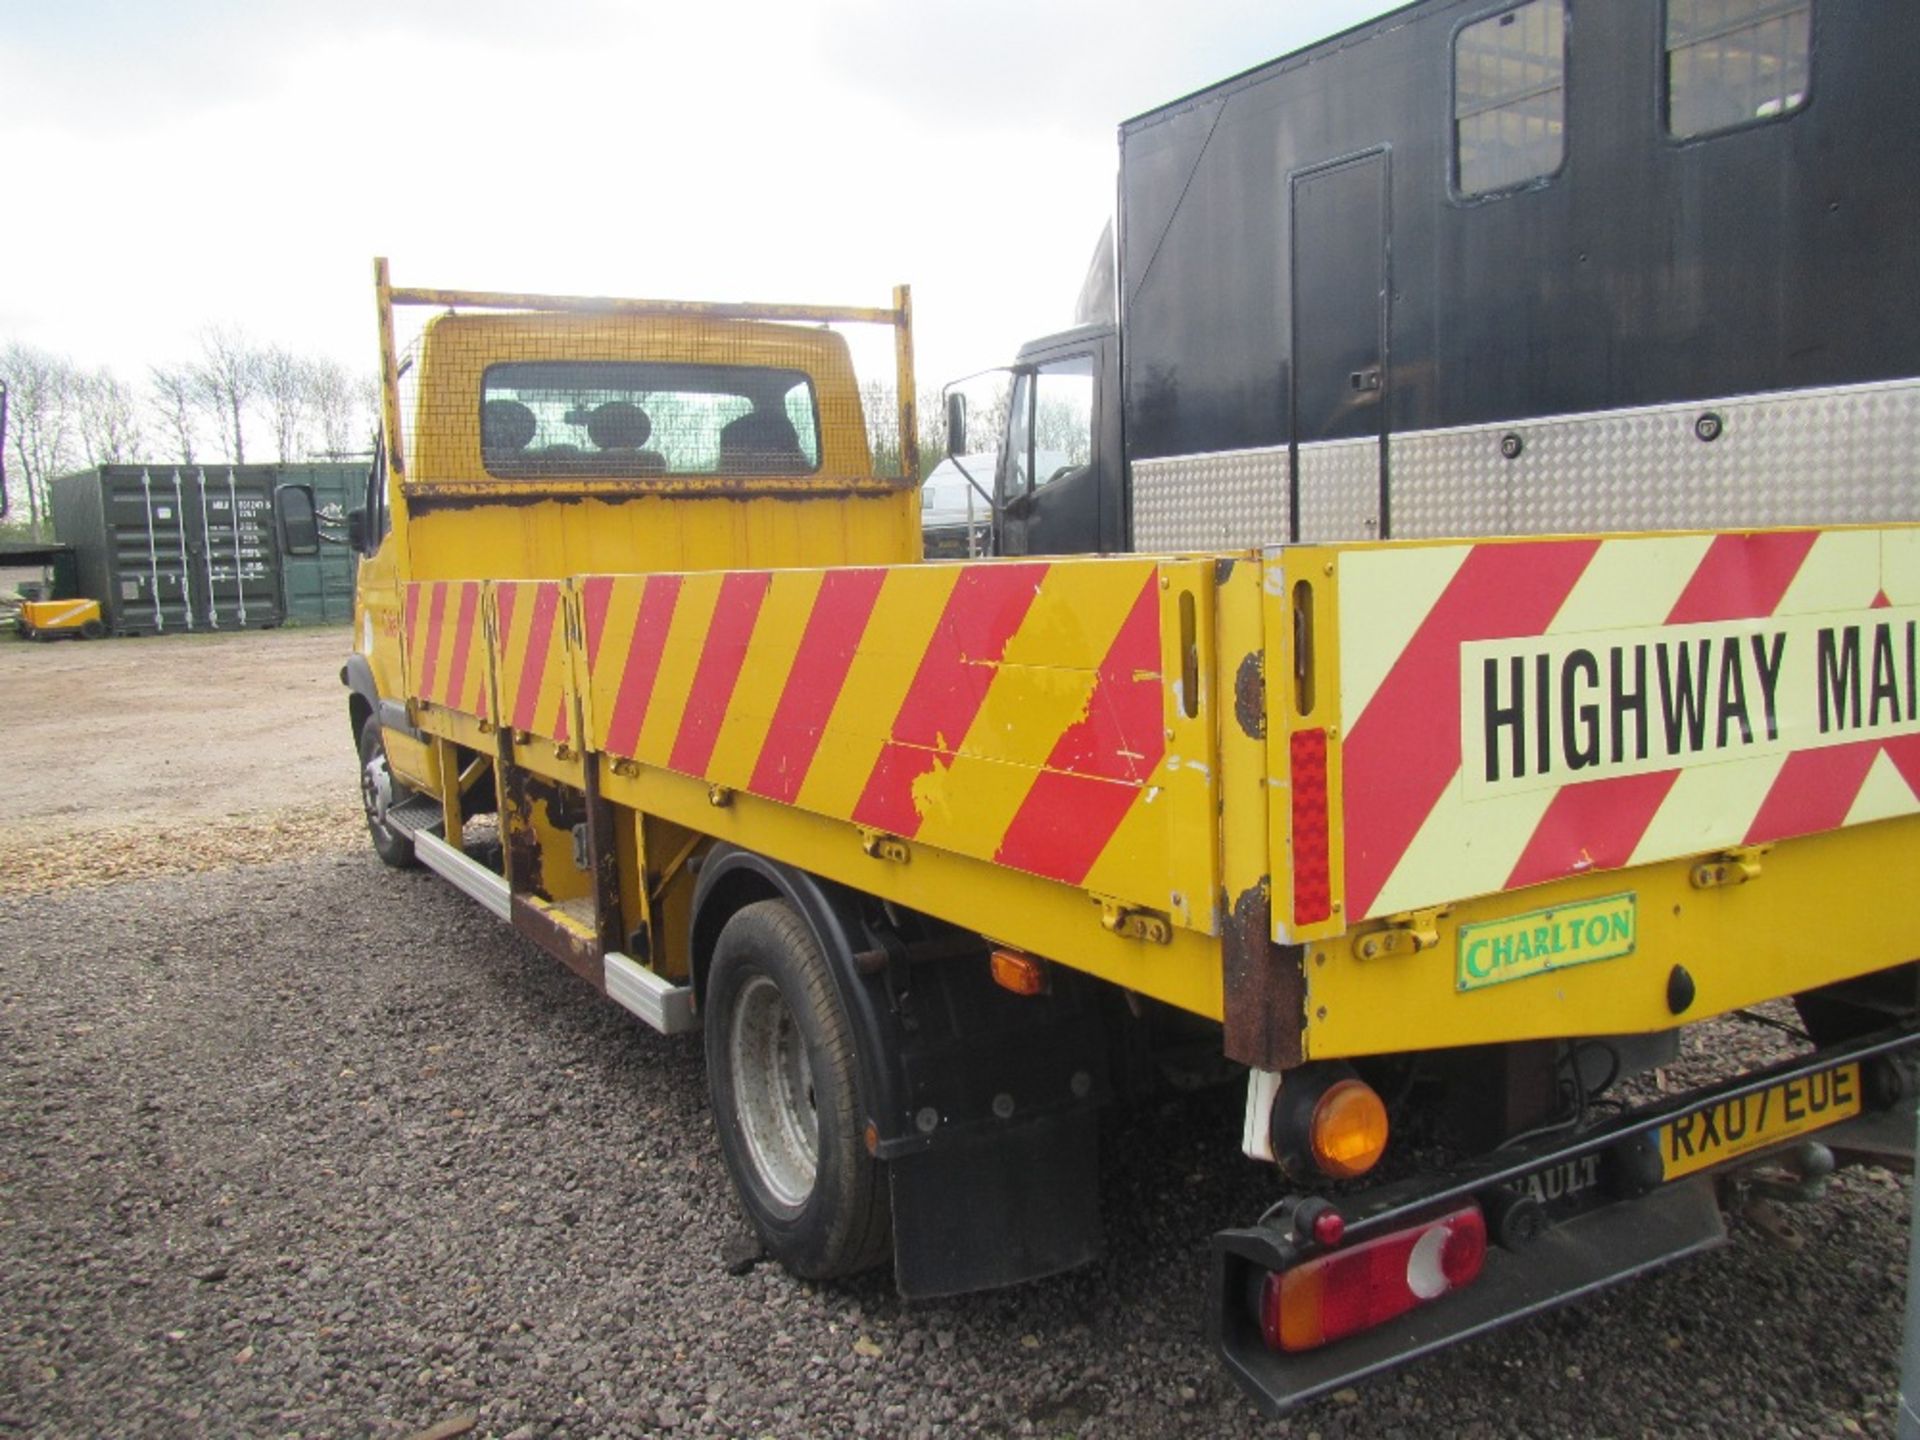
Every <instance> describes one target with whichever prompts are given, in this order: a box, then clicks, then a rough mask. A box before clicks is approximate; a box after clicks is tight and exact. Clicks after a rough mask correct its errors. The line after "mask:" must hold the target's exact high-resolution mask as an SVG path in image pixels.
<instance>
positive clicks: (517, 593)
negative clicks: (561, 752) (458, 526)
mask: <svg viewBox="0 0 1920 1440" xmlns="http://www.w3.org/2000/svg"><path fill="white" fill-rule="evenodd" d="M491 588H492V590H493V609H494V630H493V634H494V654H493V663H494V687H495V694H496V696H497V698H498V702H499V707H500V714H499V723H500V724H502V725H504V726H507V727H510V728H511V729H514V730H521V731H525V732H526V733H527V734H529V735H538V736H540V737H542V738H543V739H548V740H554V741H558V742H559V743H560V744H562V745H567V744H571V743H572V742H573V708H574V707H573V685H572V666H571V665H570V664H569V662H568V650H567V613H566V612H567V583H566V582H565V581H563V580H496V581H494V582H493V584H492V587H491Z"/></svg>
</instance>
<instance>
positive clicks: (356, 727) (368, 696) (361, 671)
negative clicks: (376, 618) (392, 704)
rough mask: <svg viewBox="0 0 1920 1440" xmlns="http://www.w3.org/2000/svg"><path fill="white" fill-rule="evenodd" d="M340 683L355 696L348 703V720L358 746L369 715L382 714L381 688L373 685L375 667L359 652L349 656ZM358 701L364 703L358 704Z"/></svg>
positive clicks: (341, 673) (341, 669)
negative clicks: (361, 731) (363, 726)
mask: <svg viewBox="0 0 1920 1440" xmlns="http://www.w3.org/2000/svg"><path fill="white" fill-rule="evenodd" d="M340 683H341V684H342V685H344V686H346V687H347V689H348V690H349V691H351V692H352V695H353V698H352V699H350V700H349V701H348V702H347V719H348V723H349V724H351V725H352V727H353V743H354V744H355V745H358V744H359V743H360V727H361V726H362V725H364V724H366V721H367V717H368V716H369V715H377V714H379V713H380V687H379V686H377V685H375V684H374V683H373V666H371V665H369V664H368V663H367V657H366V656H364V655H361V654H359V653H357V652H356V653H355V654H352V655H349V656H348V657H347V663H346V664H344V665H342V666H341V667H340ZM356 701H359V702H363V703H361V704H356V703H355V702H356Z"/></svg>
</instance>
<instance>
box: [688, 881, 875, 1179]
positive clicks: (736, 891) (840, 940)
mask: <svg viewBox="0 0 1920 1440" xmlns="http://www.w3.org/2000/svg"><path fill="white" fill-rule="evenodd" d="M774 899H779V900H785V901H786V902H787V903H788V904H789V905H791V906H793V908H794V909H796V910H798V911H799V912H800V914H801V916H802V918H804V919H805V920H806V922H807V925H808V926H809V928H811V929H812V931H813V937H814V939H815V940H816V941H818V942H819V945H820V951H821V953H822V954H823V955H825V956H826V959H827V965H828V968H829V969H830V970H831V971H832V972H833V983H834V990H835V992H836V993H837V994H838V995H839V997H840V1004H841V1006H842V1007H843V1008H844V1009H845V1010H846V1012H847V1019H848V1020H849V1021H850V1022H852V1025H853V1029H854V1036H855V1050H856V1052H857V1054H858V1056H859V1060H860V1098H861V1101H862V1102H863V1104H864V1106H865V1109H866V1115H867V1119H868V1120H869V1121H870V1122H872V1124H873V1125H874V1126H875V1128H876V1129H877V1130H878V1132H879V1136H880V1148H879V1150H878V1152H877V1153H878V1155H879V1156H880V1158H881V1159H883V1160H884V1159H888V1158H890V1157H891V1155H892V1154H893V1153H895V1152H896V1151H897V1149H898V1148H899V1142H900V1141H903V1140H910V1139H911V1137H912V1131H911V1127H910V1125H908V1127H907V1128H906V1130H905V1133H904V1134H903V1133H902V1128H901V1127H902V1122H903V1121H904V1120H905V1118H906V1117H905V1116H904V1113H903V1106H904V1103H905V1102H904V1096H903V1093H902V1089H901V1086H900V1084H899V1077H898V1075H897V1074H895V1073H894V1067H892V1066H890V1065H888V1064H886V1063H885V1060H886V1057H888V1056H891V1055H893V1054H895V1053H896V1052H897V1050H898V1045H897V1044H896V1043H895V1039H894V1036H893V1034H892V1031H893V1030H894V1029H895V1028H896V1027H895V1026H894V1024H893V1020H892V1017H891V1015H890V1014H889V1013H888V1006H887V1002H886V994H885V987H884V986H883V985H881V984H879V983H877V982H876V981H875V980H874V979H873V978H872V977H868V976H863V975H861V974H860V970H859V966H858V965H857V964H856V963H855V961H854V958H853V957H854V955H855V953H856V952H857V951H860V950H866V949H869V948H871V946H872V936H870V935H869V934H868V933H867V929H866V925H865V923H864V922H863V921H862V920H861V919H860V914H859V907H858V904H857V901H856V897H855V896H854V894H853V893H852V892H851V891H848V890H845V889H843V888H841V887H840V886H837V885H834V884H832V883H831V882H829V881H825V880H822V879H820V878H819V877H818V876H815V875H810V874H808V873H807V872H806V871H804V870H798V869H795V868H794V867H793V866H791V865H783V864H781V863H780V862H779V861H777V860H769V859H767V858H766V857H765V856H764V855H757V854H755V853H754V852H753V851H751V850H742V849H739V848H738V847H736V846H732V845H725V844H722V845H718V846H716V847H715V848H714V849H713V850H712V851H711V852H710V853H709V854H708V855H707V857H706V860H705V862H704V863H703V864H702V865H701V867H700V875H699V878H698V880H697V881H696V882H695V884H694V890H693V955H692V957H691V960H692V971H693V993H694V998H695V1000H696V1001H697V1002H700V1003H704V1002H705V1000H706V990H707V971H708V969H709V968H710V967H711V965H712V962H713V947H714V945H715V944H716V943H717V942H718V941H719V939H720V931H721V929H722V928H723V927H724V926H725V925H726V923H727V921H728V920H729V919H731V918H732V916H733V914H734V912H735V911H737V910H739V909H741V908H742V907H743V906H746V905H751V904H752V903H754V902H755V901H756V900H774Z"/></svg>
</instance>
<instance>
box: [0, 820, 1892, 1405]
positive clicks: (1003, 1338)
mask: <svg viewBox="0 0 1920 1440" xmlns="http://www.w3.org/2000/svg"><path fill="white" fill-rule="evenodd" d="M702 1077H703V1070H702V1065H701V1057H700V1051H699V1046H698V1043H697V1042H696V1041H694V1040H692V1039H690V1038H682V1039H674V1040H667V1039H662V1038H661V1037H658V1036H655V1035H653V1034H651V1033H650V1032H648V1031H646V1030H644V1029H642V1028H640V1027H639V1026H638V1025H637V1024H635V1023H634V1022H632V1021H630V1020H629V1019H628V1018H627V1017H626V1015H625V1014H624V1012H622V1011H619V1010H617V1009H615V1008H614V1007H611V1006H609V1005H607V1004H605V1003H604V1002H603V1001H600V1000H598V999H597V998H596V997H594V996H593V995H592V994H591V993H590V992H589V991H588V990H587V989H586V988H585V987H584V986H582V985H581V984H580V983H579V982H578V981H576V980H574V979H572V978H571V977H570V976H568V975H566V974H565V973H564V972H563V971H561V970H560V969H559V967H557V966H556V965H554V964H553V963H552V962H550V961H548V960H546V959H545V958H544V957H542V956H540V955H539V954H538V953H536V952H534V951H533V950H531V949H530V948H529V947H527V946H525V945H523V944H521V943H520V942H519V941H517V940H516V939H515V938H513V937H512V936H511V935H510V934H509V933H508V932H506V931H505V930H504V928H503V927H500V926H499V925H498V924H497V922H495V921H494V920H492V919H491V917H489V916H487V915H486V914H484V913H483V912H481V911H480V910H479V909H478V908H477V907H475V906H473V905H472V904H471V903H470V902H468V901H466V900H464V899H462V898H461V897H459V896H458V895H456V894H454V893H453V892H452V891H451V890H449V889H447V888H446V887H445V886H443V885H442V884H441V883H440V882H439V881H437V880H435V879H433V878H431V877H429V876H426V875H424V874H393V873H389V872H386V871H383V870H382V869H381V867H380V866H379V864H378V863H377V862H376V861H375V860H373V859H372V857H371V856H363V855H360V854H349V855H326V856H318V857H315V858H311V859H306V860H302V861H290V862H282V863H277V864H271V865H261V866H256V867H251V868H242V869H230V870H224V871H218V872H213V873H206V874H199V875H194V876H189V877H185V878H169V879H166V880H136V881H123V882H119V883H115V884H111V885H107V886H102V887H98V888H92V889H83V890H71V891H66V892H63V893H60V894H55V895H47V896H42V897H39V898H34V899H25V900H0V1436H4V1435H10V1434H15V1433H18V1434H29V1435H47V1436H106V1435H115V1436H121V1435H128V1436H131V1435H143V1436H145V1435H151V1436H202V1435H205V1436H228V1435H232V1436H284V1437H296V1436H298V1437H314V1436H334V1435H339V1436H395V1437H401V1436H409V1435H413V1434H415V1433H417V1432H418V1431H421V1430H423V1429H425V1428H427V1427H428V1426H431V1425H434V1424H436V1423H439V1422H442V1421H446V1420H448V1419H450V1418H453V1417H458V1416H460V1415H462V1414H473V1415H475V1416H477V1421H476V1424H475V1425H474V1427H473V1429H472V1431H471V1433H472V1434H474V1435H477V1436H493V1437H509V1440H536V1437H546V1436H555V1435H566V1436H576V1435H578V1436H602V1435H604V1436H641V1435H647V1436H653V1435H672V1436H685V1435H741V1436H761V1435H775V1436H790V1435H822V1436H843V1435H874V1436H934V1435H942V1436H944V1435H1023V1436H1024V1435H1036V1436H1049V1437H1059V1436H1134V1435H1140V1436H1157V1435H1195V1436H1235V1435H1286V1436H1292V1437H1313V1436H1318V1437H1321V1440H1338V1437H1349V1436H1354V1437H1357V1436H1386V1437H1402V1436H1404V1437H1427V1436H1435V1435H1460V1436H1474V1437H1482V1436H1484V1437H1493V1436H1585V1435H1596V1436H1621V1437H1628V1436H1634V1437H1637V1436H1667V1435H1741V1436H1745V1435H1754V1436H1761V1435H1764V1436H1789V1435H1802V1436H1827V1435H1833V1436H1839V1435H1853V1434H1863V1433H1864V1434H1890V1433H1892V1415H1893V1413H1894V1403H1895V1401H1894V1390H1895V1384H1896V1368H1897V1356H1898V1353H1899V1344H1900V1317H1901V1312H1902V1305H1903V1288H1902V1287H1903V1285H1904V1282H1905V1246H1904V1235H1905V1215H1906V1204H1907V1199H1906V1196H1907V1191H1906V1186H1905V1182H1904V1181H1896V1180H1894V1179H1892V1178H1890V1177H1888V1176H1886V1175H1883V1174H1880V1173H1878V1172H1859V1171H1856V1172H1848V1173H1847V1174H1845V1175H1843V1176H1842V1177H1840V1179H1839V1180H1838V1181H1837V1182H1836V1184H1835V1187H1834V1190H1833V1193H1832V1194H1831V1196H1830V1197H1829V1198H1828V1199H1827V1200H1826V1201H1825V1202H1824V1203H1823V1204H1822V1205H1821V1206H1820V1207H1818V1208H1817V1209H1815V1210H1812V1211H1810V1212H1806V1213H1803V1214H1800V1215H1799V1216H1798V1217H1797V1218H1798V1220H1799V1223H1800V1224H1801V1226H1802V1228H1803V1229H1804V1230H1805V1231H1806V1232H1807V1233H1808V1235H1809V1237H1810V1243H1809V1246H1808V1249H1807V1251H1806V1252H1805V1253H1803V1254H1800V1255H1792V1254H1788V1253H1785V1252H1783V1251H1781V1250H1780V1249H1778V1248H1776V1247H1774V1246H1771V1245H1769V1244H1767V1243H1765V1242H1764V1241H1763V1240H1762V1239H1761V1238H1760V1237H1759V1236H1758V1235H1757V1234H1756V1233H1755V1232H1754V1231H1753V1230H1751V1229H1749V1228H1747V1227H1745V1226H1740V1225H1736V1227H1735V1235H1734V1243H1733V1244H1731V1245H1730V1246H1728V1247H1727V1248H1725V1249H1723V1250H1721V1251H1719V1252H1717V1253H1715V1254H1713V1255H1709V1256H1707V1257H1704V1258H1702V1259H1700V1260H1696V1261H1693V1262H1690V1263H1687V1264H1685V1265H1683V1266H1679V1267H1676V1268H1674V1269H1672V1270H1670V1271H1667V1272H1664V1273H1662V1274H1660V1275H1657V1276H1654V1277H1651V1278H1650V1279H1647V1280H1644V1281H1642V1282H1640V1283H1638V1284H1635V1285H1632V1286H1629V1287H1627V1288H1625V1289H1622V1290H1620V1291H1617V1292H1614V1293H1613V1294H1610V1295H1607V1296H1604V1297H1601V1298H1599V1299H1597V1300H1594V1301H1590V1302H1588V1303H1585V1304H1581V1305H1578V1306H1574V1307H1570V1308H1567V1309H1564V1310H1561V1311H1558V1312H1555V1313H1553V1314H1551V1315H1548V1316H1546V1317H1543V1318H1540V1319H1537V1320H1534V1321H1532V1322H1529V1323H1525V1324H1522V1325H1518V1326H1514V1327H1510V1328H1509V1329H1507V1330H1506V1331H1504V1332H1502V1333H1501V1334H1499V1335H1497V1336H1494V1337H1491V1338H1489V1339H1485V1340H1482V1341H1479V1342H1476V1343H1473V1344H1469V1345H1467V1346H1463V1347H1460V1348H1458V1349H1456V1350H1454V1351H1452V1352H1449V1353H1447V1354H1445V1355H1442V1356H1438V1357H1435V1358H1433V1359H1431V1360H1429V1361H1426V1362H1424V1363H1422V1364H1420V1365H1417V1366H1415V1367H1412V1368H1411V1369H1408V1370H1405V1371H1402V1372H1401V1373H1400V1374H1398V1375H1396V1376H1392V1377H1389V1378H1387V1379H1385V1380H1382V1381H1379V1382H1375V1383H1371V1384H1367V1385H1362V1386H1359V1387H1356V1389H1354V1390H1353V1391H1351V1392H1347V1393H1343V1394H1342V1395H1341V1396H1339V1397H1336V1399H1334V1400H1332V1401H1330V1402H1327V1403H1325V1404H1323V1405H1321V1406H1318V1407H1316V1408H1314V1409H1312V1410H1310V1411H1308V1412H1306V1413H1304V1414H1302V1415H1300V1416H1297V1417H1295V1418H1294V1419H1293V1420H1291V1421H1290V1422H1287V1423H1284V1424H1270V1423H1268V1422H1264V1421H1262V1420H1260V1419H1259V1417H1258V1416H1257V1415H1255V1414H1254V1412H1253V1411H1252V1410H1251V1408H1250V1406H1249V1405H1248V1404H1247V1403H1246V1401H1245V1400H1243V1399H1242V1398H1241V1397H1240V1395H1239V1393H1238V1392H1237V1391H1236V1390H1235V1388H1234V1387H1233V1385H1232V1384H1231V1382H1229V1381H1228V1380H1227V1378H1226V1377H1225V1375H1224V1374H1223V1373H1222V1372H1221V1371H1220V1370H1219V1368H1218V1367H1217V1366H1216V1364H1215V1363H1214V1361H1213V1360H1212V1358H1211V1357H1210V1355H1209V1354H1208V1351H1207V1348H1206V1346H1205V1344H1204V1342H1203V1340H1202V1338H1201V1335H1200V1323H1201V1305H1202V1297H1203V1294H1204V1285H1205V1261H1206V1245H1207V1237H1208V1236H1209V1235H1210V1234H1211V1233H1212V1231H1214V1230H1215V1229H1218V1228H1220V1227H1222V1226H1225V1225H1229V1224H1235V1223H1243V1222H1244V1221H1245V1220H1247V1219H1248V1218H1249V1217H1250V1216H1252V1215H1253V1214H1255V1213H1257V1211H1258V1209H1259V1208H1260V1207H1261V1206H1262V1205H1263V1204H1264V1203H1265V1200H1266V1199H1267V1198H1268V1196H1269V1193H1270V1189H1271V1181H1270V1180H1269V1179H1268V1178H1267V1177H1266V1176H1264V1175H1263V1174H1261V1173H1260V1172H1259V1171H1258V1170H1257V1169H1256V1168H1255V1167H1253V1166H1250V1165H1248V1164H1246V1163H1245V1162H1244V1161H1242V1160H1241V1159H1240V1158H1239V1155H1238V1150H1237V1132H1238V1121H1239V1116H1238V1103H1237V1098H1236V1097H1234V1096H1232V1095H1225V1096H1216V1097H1209V1098H1206V1099H1203V1100H1200V1101H1197V1102H1190V1103H1189V1102H1183V1103H1182V1104H1180V1105H1177V1106H1168V1107H1166V1108H1164V1109H1153V1110H1148V1111H1144V1112H1140V1113H1136V1114H1133V1115H1128V1116H1115V1117H1112V1119H1111V1121H1110V1123H1109V1126H1108V1131H1107V1135H1106V1145H1105V1154H1106V1156H1107V1160H1106V1175H1105V1190H1104V1196H1105V1203H1106V1219H1107V1228H1108V1237H1109V1254H1108V1258H1107V1259H1106V1260H1105V1262H1104V1263H1102V1264H1101V1265H1098V1266H1096V1267H1093V1268H1091V1269H1088V1270H1086V1271H1083V1272H1081V1273H1078V1274H1075V1275H1071V1276H1067V1277H1064V1278H1062V1279H1059V1280H1056V1281H1052V1282H1049V1283H1046V1284H1041V1285H1036V1286H1030V1287H1027V1288H1024V1289H1021V1290H1017V1291H1012V1292H1007V1293H1003V1294H995V1295H986V1296H975V1297H971V1298H968V1299H965V1300H960V1301H955V1302H949V1303H942V1304H935V1305H925V1306H907V1305H905V1304H903V1303H902V1302H901V1301H900V1300H899V1299H898V1298H897V1297H896V1296H895V1295H894V1294H893V1292H892V1289H891V1286H890V1282H889V1280H888V1277H887V1276H886V1274H885V1273H884V1272H882V1273H880V1274H878V1275H874V1276H869V1277H865V1278H863V1279H861V1280H859V1281H857V1282H854V1283H851V1284H846V1285H841V1286H814V1285H808V1284H804V1283H801V1282H798V1281H796V1280H794V1279H792V1278H791V1277H790V1276H788V1275H787V1274H786V1273H785V1272H784V1271H782V1270H781V1269H780V1268H779V1267H778V1266H776V1265H773V1264H771V1263H761V1264H757V1265H755V1264H752V1263H751V1260H750V1257H746V1256H744V1255H743V1251H742V1247H741V1244H740V1240H741V1235H742V1230H743V1224H742V1221H741V1219H740V1215H739V1212H738V1210H737V1208H736V1207H735V1205H734V1202H733V1198H732V1195H731V1192H730V1191H729V1189H728V1186H727V1181H726V1177H725V1173H724V1171H723V1169H722V1167H721V1164H720V1161H719V1157H718V1153H717V1151H716V1149H715V1146H714V1141H713V1134H712V1127H711V1124H710V1122H709V1120H708V1118H707V1114H706V1109H705V1104H704V1100H703V1095H702V1084H703V1079H702ZM743 1262H744V1263H743ZM730 1266H731V1268H732V1269H734V1270H739V1271H740V1272H741V1273H738V1274H733V1273H729V1269H730Z"/></svg>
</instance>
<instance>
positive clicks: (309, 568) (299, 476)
mask: <svg viewBox="0 0 1920 1440" xmlns="http://www.w3.org/2000/svg"><path fill="white" fill-rule="evenodd" d="M370 464H371V461H361V462H357V463H356V462H353V461H346V462H342V463H315V464H304V465H281V466H277V467H276V470H277V477H276V478H277V479H278V482H279V483H280V484H282V485H311V486H312V487H313V504H314V509H315V510H316V511H317V512H318V513H319V516H320V533H321V535H322V536H323V537H326V538H324V539H323V540H322V542H321V545H320V553H319V554H318V555H287V556H284V557H282V559H281V562H280V563H281V571H280V573H281V583H282V586H283V588H284V591H285V600H286V612H287V621H286V623H287V624H289V625H345V624H347V623H348V622H349V621H351V620H352V619H353V576H354V567H355V565H356V564H357V563H358V560H359V557H358V556H357V555H355V554H354V552H353V551H352V550H350V549H348V548H347V545H346V543H345V542H346V536H347V512H348V511H349V510H353V509H357V508H358V507H359V506H361V505H364V504H365V503H366V498H367V469H368V466H369V465H370Z"/></svg>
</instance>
